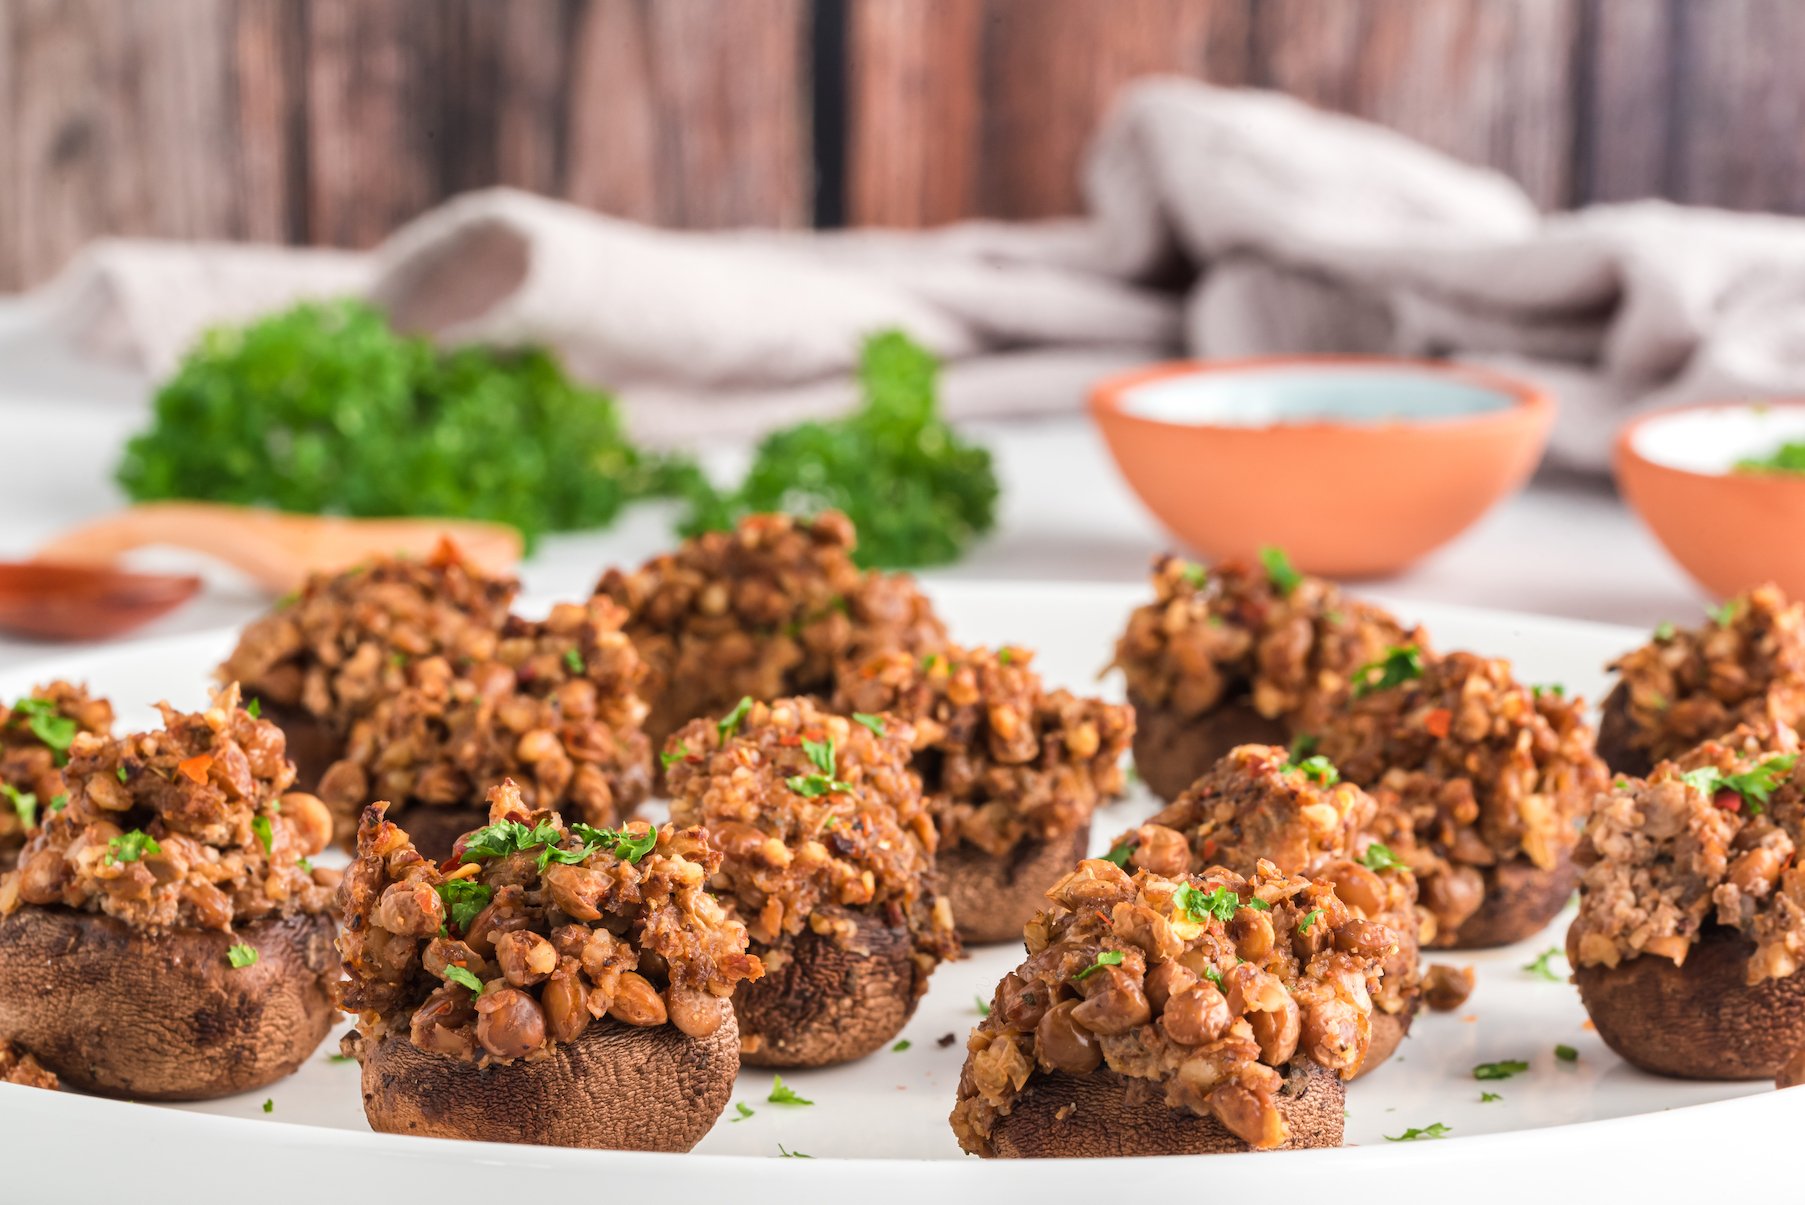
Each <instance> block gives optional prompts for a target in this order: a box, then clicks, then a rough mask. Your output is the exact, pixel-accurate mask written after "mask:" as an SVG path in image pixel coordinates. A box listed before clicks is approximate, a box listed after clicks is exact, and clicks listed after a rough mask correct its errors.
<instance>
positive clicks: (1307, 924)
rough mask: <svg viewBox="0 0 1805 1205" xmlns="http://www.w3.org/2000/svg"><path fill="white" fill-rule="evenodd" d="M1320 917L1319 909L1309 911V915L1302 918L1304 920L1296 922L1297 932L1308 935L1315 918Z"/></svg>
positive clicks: (1320, 911)
mask: <svg viewBox="0 0 1805 1205" xmlns="http://www.w3.org/2000/svg"><path fill="white" fill-rule="evenodd" d="M1321 915H1322V909H1321V908H1312V909H1310V914H1309V915H1308V916H1306V917H1304V919H1302V920H1300V921H1298V922H1297V931H1298V932H1299V933H1308V932H1309V931H1310V929H1311V927H1312V926H1314V925H1315V924H1316V918H1317V917H1319V916H1321Z"/></svg>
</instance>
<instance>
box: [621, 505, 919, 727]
mask: <svg viewBox="0 0 1805 1205" xmlns="http://www.w3.org/2000/svg"><path fill="white" fill-rule="evenodd" d="M854 544H855V537H854V533H853V527H852V522H851V521H850V520H849V519H847V518H846V516H845V515H842V514H840V513H839V512H838V511H827V512H824V513H822V514H820V515H818V516H816V517H815V518H813V519H796V518H792V517H791V516H789V515H781V514H774V515H751V516H748V517H747V518H745V519H742V520H741V521H740V523H739V526H738V527H736V528H735V529H734V530H733V531H730V532H708V533H705V534H703V535H700V536H697V537H695V538H694V539H691V540H686V541H684V543H683V544H682V545H681V546H680V547H678V548H677V549H676V551H674V552H669V553H665V554H664V555H662V556H658V557H654V558H653V559H652V560H650V561H648V562H646V564H645V565H643V566H642V567H640V568H639V569H637V570H634V571H632V572H625V571H622V570H619V569H610V570H609V571H608V572H607V574H605V575H604V576H603V578H602V580H601V582H600V583H599V584H598V585H597V586H596V592H597V593H598V594H604V595H606V596H608V597H609V598H612V599H613V600H614V601H615V602H617V603H619V604H621V605H622V606H624V607H626V608H627V610H628V611H629V612H630V613H631V616H632V617H631V619H630V620H629V621H628V623H627V629H626V630H627V634H628V635H629V636H631V637H632V638H633V642H634V643H635V644H636V645H637V646H638V647H639V652H640V655H641V656H642V657H644V658H645V659H646V662H647V663H648V665H649V667H650V670H651V673H650V676H649V678H648V680H647V683H646V688H645V690H646V698H647V701H648V702H649V703H650V704H651V707H652V711H651V716H650V718H649V719H648V720H647V721H646V731H647V732H648V733H650V734H651V736H652V739H653V741H654V742H655V743H657V744H659V745H662V744H663V743H664V740H665V738H666V737H667V736H668V735H669V734H670V733H671V732H673V731H675V730H676V729H677V728H679V727H681V726H682V725H684V724H686V723H688V722H689V721H690V720H692V719H696V718H698V717H701V716H712V715H718V714H720V713H721V712H723V711H725V710H726V709H727V708H729V707H732V706H733V704H734V701H735V700H736V699H739V698H741V697H742V696H747V695H750V696H751V697H753V698H755V699H774V698H779V697H782V696H786V695H822V696H826V695H828V694H830V693H831V692H832V691H833V688H834V671H835V669H836V667H837V666H838V665H839V663H840V662H841V661H842V660H843V659H846V658H858V657H863V656H867V655H870V654H872V653H877V652H881V651H884V650H886V649H892V648H898V649H904V650H907V651H910V652H924V651H929V650H933V649H937V648H939V647H940V646H941V645H942V644H944V643H945V641H946V632H945V629H944V628H943V627H942V626H941V623H940V620H939V619H938V618H937V617H936V616H935V615H934V610H933V606H932V605H931V604H930V603H929V601H928V599H927V597H926V596H925V595H923V594H922V593H921V591H919V590H918V589H916V587H915V581H914V579H913V578H911V577H908V576H906V575H902V574H887V573H881V572H877V571H869V572H867V571H865V570H861V569H860V568H858V566H856V565H855V564H853V561H852V555H851V554H852V549H853V547H854Z"/></svg>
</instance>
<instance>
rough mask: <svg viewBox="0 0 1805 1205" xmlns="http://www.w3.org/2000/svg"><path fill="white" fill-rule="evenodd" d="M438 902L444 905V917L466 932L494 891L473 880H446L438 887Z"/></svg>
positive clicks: (493, 894)
mask: <svg viewBox="0 0 1805 1205" xmlns="http://www.w3.org/2000/svg"><path fill="white" fill-rule="evenodd" d="M437 891H438V893H439V900H440V901H441V902H442V903H443V904H444V905H445V915H446V916H448V917H450V918H451V923H452V924H454V925H456V926H457V927H458V928H459V929H460V930H462V931H465V932H468V931H469V929H470V922H471V921H473V920H475V919H476V918H477V915H478V914H479V913H481V912H482V910H483V909H484V908H487V907H488V906H489V901H490V900H491V899H493V898H494V896H495V889H494V888H493V887H490V886H488V885H487V884H485V883H479V882H477V881H476V880H475V879H448V880H446V881H445V882H443V883H440V884H439V885H438V888H437Z"/></svg>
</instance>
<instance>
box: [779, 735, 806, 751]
mask: <svg viewBox="0 0 1805 1205" xmlns="http://www.w3.org/2000/svg"><path fill="white" fill-rule="evenodd" d="M777 743H778V744H779V745H782V746H783V747H784V748H785V749H794V748H796V747H797V746H799V745H801V744H802V738H801V737H800V736H797V735H796V734H795V733H793V732H786V733H784V734H783V735H782V736H780V737H778V738H777Z"/></svg>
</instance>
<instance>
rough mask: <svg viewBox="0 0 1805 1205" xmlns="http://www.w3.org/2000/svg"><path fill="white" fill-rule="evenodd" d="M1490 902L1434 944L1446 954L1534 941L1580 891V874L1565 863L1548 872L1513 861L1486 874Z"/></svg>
mask: <svg viewBox="0 0 1805 1205" xmlns="http://www.w3.org/2000/svg"><path fill="white" fill-rule="evenodd" d="M1480 874H1481V876H1482V877H1483V878H1484V879H1485V898H1484V902H1482V903H1481V904H1480V905H1479V910H1478V911H1476V912H1474V913H1473V914H1472V915H1471V916H1469V917H1467V919H1466V920H1464V921H1462V922H1461V924H1460V928H1458V929H1456V930H1455V931H1454V932H1452V933H1438V934H1436V936H1435V939H1434V940H1433V941H1431V942H1430V943H1429V944H1430V945H1431V946H1433V947H1435V948H1436V949H1441V950H1490V949H1493V948H1495V947H1497V946H1508V945H1512V944H1514V943H1516V942H1519V941H1522V940H1523V939H1525V938H1528V937H1534V936H1535V935H1536V934H1537V933H1540V932H1541V931H1542V930H1543V929H1546V928H1547V927H1548V925H1549V923H1550V922H1551V921H1553V920H1554V918H1555V917H1556V916H1558V915H1560V911H1561V909H1562V908H1565V907H1566V906H1567V901H1568V900H1570V899H1572V898H1573V890H1574V888H1575V887H1577V886H1578V885H1579V870H1578V868H1577V867H1575V866H1574V865H1573V863H1572V862H1571V861H1569V860H1568V859H1566V858H1562V859H1561V861H1560V863H1559V865H1557V866H1555V867H1554V869H1552V870H1543V869H1542V868H1541V867H1539V866H1537V865H1535V864H1534V863H1533V862H1530V861H1528V860H1527V859H1524V858H1512V859H1511V860H1510V861H1508V862H1500V863H1498V864H1497V865H1496V866H1487V867H1485V868H1483V869H1482V870H1481V871H1480Z"/></svg>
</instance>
